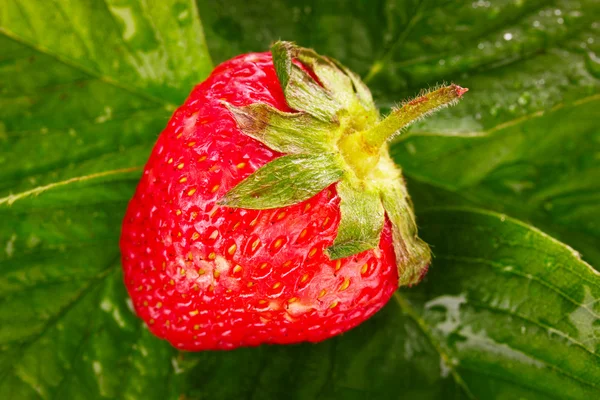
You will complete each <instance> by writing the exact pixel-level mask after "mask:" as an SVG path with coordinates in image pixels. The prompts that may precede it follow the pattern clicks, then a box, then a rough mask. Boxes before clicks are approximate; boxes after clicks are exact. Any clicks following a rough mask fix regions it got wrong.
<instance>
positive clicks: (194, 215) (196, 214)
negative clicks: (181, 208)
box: [190, 211, 198, 220]
mask: <svg viewBox="0 0 600 400" xmlns="http://www.w3.org/2000/svg"><path fill="white" fill-rule="evenodd" d="M197 216H198V213H197V212H196V211H192V213H191V214H190V219H192V220H194V219H196V217H197Z"/></svg>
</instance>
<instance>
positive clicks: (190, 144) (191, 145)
mask: <svg viewBox="0 0 600 400" xmlns="http://www.w3.org/2000/svg"><path fill="white" fill-rule="evenodd" d="M195 144H196V142H189V143H188V146H189V147H194V145H195Z"/></svg>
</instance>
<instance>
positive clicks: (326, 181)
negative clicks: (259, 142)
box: [219, 154, 344, 210]
mask: <svg viewBox="0 0 600 400" xmlns="http://www.w3.org/2000/svg"><path fill="white" fill-rule="evenodd" d="M343 174H344V171H343V170H342V168H341V167H340V166H339V162H338V160H337V159H336V157H335V156H334V155H332V154H320V155H307V154H295V155H289V156H283V157H279V158H276V159H275V160H273V161H271V162H270V163H268V164H267V165H265V166H263V167H261V168H259V169H258V170H257V171H256V172H254V173H253V174H251V175H250V176H249V177H248V178H246V179H245V180H243V181H242V182H241V183H239V184H238V185H237V186H235V187H234V188H233V189H231V190H230V191H229V192H227V194H225V196H224V197H223V198H222V199H221V200H219V204H221V205H225V206H228V207H240V208H250V209H257V210H264V209H269V208H279V207H285V206H288V205H292V204H296V203H299V202H301V201H304V200H306V199H309V198H311V197H312V196H314V195H315V194H317V193H319V192H320V191H321V190H323V189H325V188H326V187H327V186H329V185H331V184H332V183H335V182H337V181H338V180H339V179H340V178H341V177H342V175H343Z"/></svg>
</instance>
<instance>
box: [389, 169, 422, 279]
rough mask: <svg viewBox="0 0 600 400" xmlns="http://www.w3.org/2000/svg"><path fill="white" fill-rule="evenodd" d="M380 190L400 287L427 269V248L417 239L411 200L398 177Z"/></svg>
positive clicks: (418, 276) (420, 277) (418, 277)
mask: <svg viewBox="0 0 600 400" xmlns="http://www.w3.org/2000/svg"><path fill="white" fill-rule="evenodd" d="M389 162H390V163H392V161H391V160H390V161H389ZM380 191H381V199H382V200H383V207H384V208H385V211H386V213H387V216H388V218H389V219H390V222H391V223H392V237H393V240H394V253H395V254H396V263H397V264H398V282H399V284H400V286H406V285H408V286H412V285H415V284H417V283H419V281H420V280H421V279H423V276H424V275H425V273H426V272H427V268H428V267H429V263H430V262H431V250H430V249H429V246H428V245H427V243H425V242H423V240H421V239H420V238H419V235H418V232H417V223H416V221H415V216H414V211H413V207H412V203H411V201H410V197H409V196H408V193H407V192H406V187H405V186H404V185H403V184H402V181H401V178H400V177H399V176H398V177H396V179H393V180H392V179H390V180H389V181H387V182H385V184H384V185H382V187H381V188H380Z"/></svg>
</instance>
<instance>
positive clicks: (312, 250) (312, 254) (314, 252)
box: [308, 247, 317, 257]
mask: <svg viewBox="0 0 600 400" xmlns="http://www.w3.org/2000/svg"><path fill="white" fill-rule="evenodd" d="M315 254H317V249H316V248H315V247H313V248H312V249H311V250H310V252H309V253H308V256H309V257H312V256H314V255H315Z"/></svg>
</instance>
